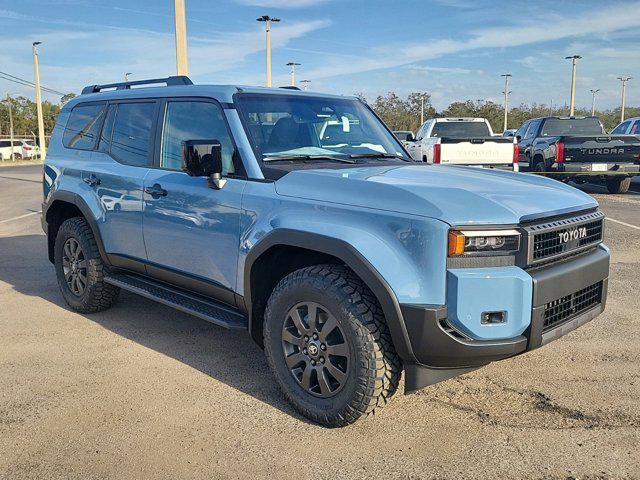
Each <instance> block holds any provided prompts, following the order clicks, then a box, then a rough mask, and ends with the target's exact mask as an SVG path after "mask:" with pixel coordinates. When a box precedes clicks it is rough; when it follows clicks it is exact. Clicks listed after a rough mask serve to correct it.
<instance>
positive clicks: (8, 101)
mask: <svg viewBox="0 0 640 480" xmlns="http://www.w3.org/2000/svg"><path fill="white" fill-rule="evenodd" d="M7 106H8V107H9V134H10V136H11V161H12V162H15V161H16V157H15V154H14V150H13V149H14V146H13V111H12V105H11V97H10V96H9V94H8V93H7Z"/></svg>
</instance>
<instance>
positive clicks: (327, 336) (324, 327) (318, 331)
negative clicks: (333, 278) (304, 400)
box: [282, 302, 349, 398]
mask: <svg viewBox="0 0 640 480" xmlns="http://www.w3.org/2000/svg"><path fill="white" fill-rule="evenodd" d="M282 351H283V353H284V356H285V361H286V363H287V366H288V367H289V371H290V372H291V374H292V375H293V377H294V378H295V379H296V380H297V382H298V383H299V384H300V386H301V387H302V388H304V389H305V390H306V391H307V392H309V393H310V394H312V395H314V396H317V397H320V398H330V397H333V396H334V395H336V394H337V393H338V392H339V391H340V390H341V389H342V387H343V386H344V384H345V382H346V380H347V375H348V371H349V345H348V344H347V342H346V340H345V334H344V332H343V331H342V328H341V327H340V325H339V324H338V322H337V320H336V318H335V317H334V316H333V315H332V314H331V313H330V312H329V310H328V309H326V308H325V307H323V306H322V305H320V304H318V303H314V302H301V303H298V304H297V305H295V306H294V307H292V308H291V309H290V310H289V312H288V313H287V318H286V320H285V322H284V323H283V325H282Z"/></svg>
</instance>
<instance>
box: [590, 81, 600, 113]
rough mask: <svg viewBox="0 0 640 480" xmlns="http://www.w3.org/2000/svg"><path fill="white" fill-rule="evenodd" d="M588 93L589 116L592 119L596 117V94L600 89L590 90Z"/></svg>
mask: <svg viewBox="0 0 640 480" xmlns="http://www.w3.org/2000/svg"><path fill="white" fill-rule="evenodd" d="M589 91H590V92H591V116H592V117H594V116H595V115H596V93H598V92H599V91H600V89H599V88H597V89H595V90H593V89H591V90H589Z"/></svg>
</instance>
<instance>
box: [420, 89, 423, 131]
mask: <svg viewBox="0 0 640 480" xmlns="http://www.w3.org/2000/svg"><path fill="white" fill-rule="evenodd" d="M423 123H424V93H423V94H422V95H420V126H422V124H423Z"/></svg>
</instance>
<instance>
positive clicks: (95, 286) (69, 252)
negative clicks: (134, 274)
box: [54, 217, 120, 313]
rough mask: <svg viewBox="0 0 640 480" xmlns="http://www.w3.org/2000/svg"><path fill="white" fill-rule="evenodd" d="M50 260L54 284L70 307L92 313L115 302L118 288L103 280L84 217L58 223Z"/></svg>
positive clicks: (99, 260)
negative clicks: (54, 277)
mask: <svg viewBox="0 0 640 480" xmlns="http://www.w3.org/2000/svg"><path fill="white" fill-rule="evenodd" d="M54 259H55V269H56V277H57V279H58V285H59V286H60V290H61V291H62V296H63V297H64V299H65V301H66V302H67V304H68V305H69V306H70V307H71V308H73V309H74V310H76V311H78V312H81V313H94V312H99V311H101V310H106V309H107V308H109V307H111V306H112V305H113V304H114V303H115V301H116V299H117V298H118V293H119V292H120V289H119V288H118V287H114V286H113V285H109V284H107V283H105V282H104V264H103V263H102V259H101V258H100V252H99V251H98V245H97V244H96V240H95V237H94V236H93V232H92V231H91V227H89V224H87V221H86V220H85V219H84V218H81V217H74V218H70V219H68V220H66V221H65V222H64V223H63V224H62V225H61V226H60V229H59V230H58V234H57V236H56V242H55V246H54Z"/></svg>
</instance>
